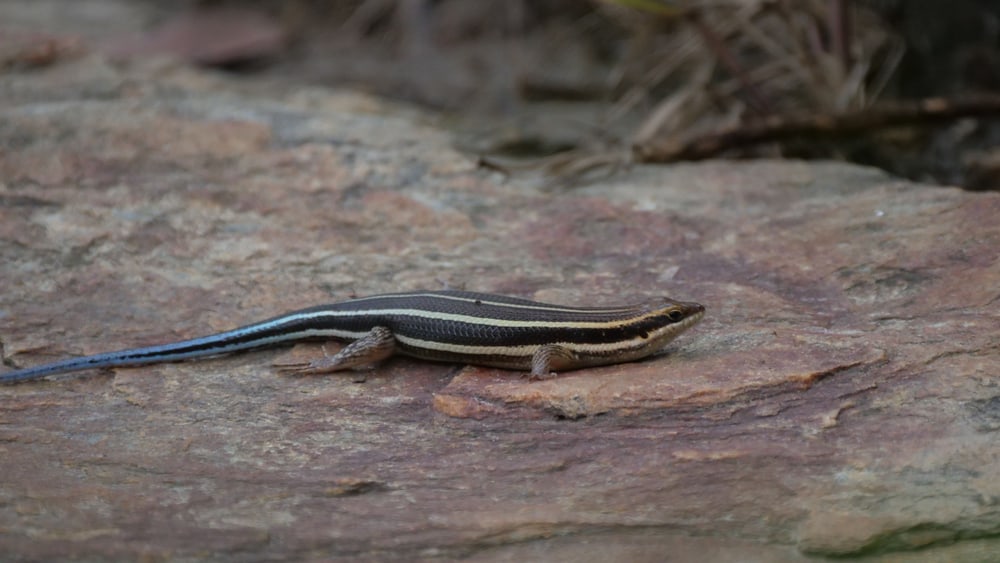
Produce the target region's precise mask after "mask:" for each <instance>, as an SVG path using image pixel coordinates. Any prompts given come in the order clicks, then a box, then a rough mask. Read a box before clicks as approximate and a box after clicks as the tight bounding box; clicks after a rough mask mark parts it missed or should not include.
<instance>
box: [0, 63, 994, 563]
mask: <svg viewBox="0 0 1000 563" xmlns="http://www.w3.org/2000/svg"><path fill="white" fill-rule="evenodd" d="M0 92H3V93H4V96H5V104H4V105H3V107H2V108H0V146H3V147H4V149H3V152H2V153H0V260H2V264H3V266H2V269H0V287H2V292H0V342H2V345H3V361H4V363H5V364H6V365H8V366H15V365H17V366H23V365H33V364H36V363H39V362H44V361H47V360H52V359H57V358H63V357H66V356H69V355H73V354H85V353H94V352H99V351H104V350H107V349H110V348H118V347H127V346H136V345H144V344H151V343H155V342H162V341H166V340H171V339H177V338H184V337H191V336H197V335H200V334H204V333H206V332H212V331H217V330H222V329H226V328H229V327H232V326H234V325H237V324H241V323H245V322H248V321H252V320H257V319H260V318H264V317H266V316H270V315H273V314H277V313H280V312H282V311H284V310H288V309H292V308H296V307H302V306H308V305H313V304H317V303H322V302H325V301H329V300H335V299H341V298H346V297H348V296H350V295H353V294H368V293H378V292H384V291H394V290H406V289H416V288H439V287H442V286H444V285H447V286H450V287H465V288H467V289H475V290H484V291H496V292H502V293H508V294H516V295H521V296H526V297H531V298H536V299H541V300H546V301H553V302H562V303H593V304H612V303H619V302H622V301H633V300H639V299H642V298H643V297H646V296H649V295H657V294H669V295H672V296H674V297H677V298H679V299H684V300H696V301H699V302H702V303H704V304H705V305H706V306H707V308H708V315H707V317H706V319H705V321H704V322H703V323H702V324H701V325H700V326H698V327H696V328H694V329H693V330H692V331H691V332H689V333H687V334H685V335H683V336H682V337H680V338H679V339H678V340H677V341H675V342H674V343H673V344H671V345H670V346H669V348H668V353H667V354H665V355H664V356H662V357H658V358H655V359H652V360H650V361H646V362H640V363H635V364H628V365H619V366H609V367H604V368H597V369H592V370H584V371H578V372H572V373H566V374H562V375H561V376H560V377H558V378H555V379H552V380H547V381H542V382H531V381H528V380H527V379H525V378H522V377H521V376H520V375H519V374H517V373H511V372H504V371H501V370H493V369H484V368H474V367H460V366H449V365H442V364H431V363H425V362H418V361H414V360H409V359H405V358H403V359H394V360H391V361H389V362H387V363H386V364H384V365H383V366H381V367H379V368H377V369H376V370H374V371H372V372H370V373H369V374H368V377H367V381H366V382H365V383H360V384H359V383H355V382H353V381H352V378H351V377H350V376H330V377H306V378H294V377H283V376H280V375H278V374H277V373H275V371H274V370H273V369H272V368H271V367H270V365H269V364H271V363H272V362H275V361H285V360H287V359H288V358H287V357H286V356H284V355H285V354H291V355H295V356H296V357H312V356H315V355H317V354H322V353H323V352H322V349H321V346H320V345H318V344H316V345H313V344H308V345H302V346H297V347H295V348H294V349H292V350H291V351H261V352H253V353H248V354H243V355H238V356H233V357H228V358H219V359H210V360H204V361H199V362H188V363H182V364H171V365H162V366H152V367H147V368H141V369H121V370H114V371H113V372H108V373H89V374H82V375H80V376H66V377H61V378H55V379H54V380H52V381H46V382H39V383H32V384H26V385H18V386H12V387H3V388H0V474H2V475H3V476H4V477H3V479H2V481H0V507H2V509H0V552H3V553H6V554H11V553H13V554H18V555H19V556H21V557H23V558H25V559H47V558H68V557H77V558H83V559H106V558H120V559H135V558H139V557H143V558H199V557H208V556H209V554H211V555H210V557H211V558H213V559H219V560H246V559H274V558H279V557H283V558H328V557H344V558H356V557H361V558H367V559H381V558H400V559H408V558H413V557H432V556H446V557H459V556H466V557H479V558H481V559H501V560H502V559H504V558H519V559H524V558H528V559H531V558H549V559H565V558H573V559H577V560H584V561H585V560H595V561H596V560H607V559H609V558H615V557H617V558H628V559H630V560H660V559H661V558H662V557H663V554H664V553H674V554H678V555H679V556H684V555H685V554H686V555H687V556H689V557H695V556H697V555H699V554H712V553H715V554H718V557H719V558H727V557H728V556H729V555H735V554H746V560H759V561H796V560H802V559H805V558H807V557H809V556H813V555H851V554H865V553H869V554H870V553H875V554H878V553H883V554H885V553H888V554H889V555H885V557H895V558H896V559H892V560H894V561H897V560H898V561H933V560H940V559H949V558H955V559H961V560H977V558H979V557H980V555H981V554H987V553H990V552H991V550H993V551H994V552H995V550H996V549H1000V544H997V542H996V540H995V538H996V536H997V535H998V534H1000V500H998V499H1000V488H998V485H997V483H1000V446H998V443H1000V442H998V440H997V433H998V431H1000V398H998V397H1000V394H998V390H997V389H998V381H1000V380H998V367H1000V330H998V327H1000V260H998V256H1000V223H998V222H997V220H996V218H997V217H998V216H1000V196H998V195H997V194H991V193H980V194H973V193H965V192H962V191H959V190H956V189H950V188H943V187H937V186H922V185H916V184H912V183H909V182H903V181H899V180H895V179H892V178H889V177H886V176H885V175H883V174H881V173H878V172H876V171H873V170H868V169H863V168H858V167H853V166H847V165H841V164H832V163H801V162H781V161H772V162H767V161H765V162H754V163H747V162H717V163H703V164H698V165H682V166H674V167H669V168H665V167H664V168H655V167H640V168H637V169H635V170H633V171H632V172H630V173H628V174H624V175H622V176H619V177H615V178H613V179H611V180H608V181H605V182H601V183H597V184H593V185H589V186H585V187H579V188H576V189H573V190H564V191H554V192H543V191H538V190H535V189H532V188H531V187H527V186H524V185H521V184H520V183H519V182H516V181H509V182H505V181H503V179H501V178H499V177H497V176H494V175H491V174H489V173H487V172H483V171H480V170H477V169H476V168H475V166H474V162H473V159H472V158H470V157H467V156H464V155H461V154H459V153H457V152H454V151H453V150H451V149H450V148H449V138H448V136H447V135H446V134H445V133H443V132H442V131H440V130H437V129H435V128H433V127H431V126H429V125H427V124H426V123H423V122H421V120H419V119H416V118H415V116H413V115H412V114H411V113H410V112H406V111H403V110H399V109H397V108H393V107H390V106H387V105H384V104H382V103H381V102H379V101H378V100H374V99H371V98H367V97H364V96H358V95H352V94H346V93H338V92H325V91H322V90H309V91H302V90H301V89H299V88H291V87H283V86H282V85H263V86H262V85H247V84H244V83H236V82H228V81H226V80H224V79H221V78H218V77H212V76H209V75H204V74H199V73H196V72H193V71H190V70H187V69H184V68H181V67H172V66H164V65H156V66H142V65H133V66H131V67H129V68H128V69H122V68H118V67H115V66H112V65H109V64H108V63H106V62H105V61H103V60H101V59H99V58H96V57H85V58H83V59H80V60H77V61H67V62H66V63H64V64H62V65H57V66H55V67H52V68H48V69H45V70H43V71H35V72H11V73H7V74H4V75H0ZM332 349H333V347H332V346H331V350H332ZM581 546H594V547H593V549H584V548H582V547H581ZM917 548H920V549H919V550H918V551H913V550H916V549H917ZM978 560H986V559H978Z"/></svg>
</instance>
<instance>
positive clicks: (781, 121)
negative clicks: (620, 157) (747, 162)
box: [633, 95, 1000, 163]
mask: <svg viewBox="0 0 1000 563" xmlns="http://www.w3.org/2000/svg"><path fill="white" fill-rule="evenodd" d="M970 116H1000V95H982V96H974V97H965V98H957V99H947V98H926V99H923V100H919V101H916V102H899V103H892V104H889V103H886V104H883V105H879V106H872V107H870V108H868V109H864V110H860V111H856V112H849V113H842V114H836V115H830V114H826V115H824V114H818V115H817V114H812V115H790V116H774V117H771V118H768V119H765V120H762V121H757V122H751V123H745V124H740V125H736V126H732V127H727V128H724V129H720V130H718V131H714V132H711V133H708V134H704V135H698V136H695V137H692V138H689V139H678V138H667V139H663V140H660V141H655V140H654V141H650V142H647V143H643V144H641V145H637V146H635V147H634V149H633V150H634V152H635V161H636V162H644V163H664V162H675V161H678V160H700V159H704V158H709V157H711V156H715V155H717V154H719V153H721V152H723V151H726V150H729V149H734V148H738V147H744V146H748V145H753V144H757V143H763V142H768V141H780V140H782V139H788V138H792V137H806V136H812V137H841V136H846V135H856V134H858V133H862V132H865V131H871V130H874V129H882V128H886V127H895V126H900V125H926V124H930V123H935V122H939V121H946V120H951V119H958V118H962V117H970Z"/></svg>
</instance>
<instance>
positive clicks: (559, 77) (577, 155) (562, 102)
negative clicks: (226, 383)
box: [0, 0, 1000, 190]
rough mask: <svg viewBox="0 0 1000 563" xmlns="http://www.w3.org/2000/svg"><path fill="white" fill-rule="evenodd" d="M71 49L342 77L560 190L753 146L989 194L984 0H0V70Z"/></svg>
mask: <svg viewBox="0 0 1000 563" xmlns="http://www.w3.org/2000/svg"><path fill="white" fill-rule="evenodd" d="M82 56H104V57H110V58H112V59H113V60H115V61H120V62H121V64H129V62H130V61H136V60H139V59H149V58H164V57H165V58H167V59H179V60H181V61H185V62H187V63H191V64H195V65H200V66H204V67H211V68H213V69H217V70H218V71H219V72H225V73H231V74H237V75H245V76H248V77H253V78H254V79H257V80H265V81H268V80H273V81H277V82H280V83H282V84H302V85H303V87H307V86H311V85H319V86H331V87H337V86H344V87H350V88H352V89H358V90H361V91H365V92H369V93H371V94H374V95H378V96H381V97H387V98H391V99H394V100H398V101H400V102H403V103H406V104H412V105H413V106H416V107H419V108H422V110H423V111H426V112H427V114H428V115H430V116H431V118H432V119H436V120H440V123H441V124H442V126H444V127H446V128H448V129H449V130H451V131H453V132H454V134H455V139H456V144H457V145H458V147H459V148H460V149H462V150H464V151H467V152H469V153H471V154H474V155H477V156H480V157H482V159H481V162H482V164H483V165H484V166H490V167H493V168H496V169H499V170H501V171H505V172H508V173H512V174H513V173H517V172H518V171H519V170H521V169H524V168H530V169H534V170H536V171H541V172H543V173H544V174H545V175H546V176H549V177H552V178H555V179H557V180H558V181H560V182H562V183H565V184H566V185H573V184H575V183H578V182H581V181H585V180H586V179H588V178H591V177H594V176H602V175H606V174H613V173H615V172H616V171H618V170H621V169H623V168H624V167H627V166H629V165H630V164H633V163H636V162H676V161H684V160H697V159H703V158H717V157H725V158H761V157H767V158H808V159H837V160H846V161H851V162H856V163H860V164H868V165H873V166H877V167H879V168H882V169H885V170H887V171H889V172H891V173H893V174H896V175H899V176H903V177H906V178H910V179H914V180H918V181H926V182H932V183H943V184H952V185H959V186H962V187H965V188H967V189H979V190H983V189H994V190H995V189H1000V149H998V148H997V147H998V146H1000V142H998V141H1000V2H997V1H996V0H951V1H949V2H943V1H940V0H867V1H864V0H856V1H849V0H796V1H791V0H788V1H781V0H687V1H680V0H678V1H666V0H535V1H530V2H529V1H524V0H504V1H498V0H493V1H490V0H212V1H210V0H188V1H180V0H171V1H164V0H159V1H158V0H2V1H0V68H2V69H4V70H8V71H9V70H11V69H20V70H24V69H36V68H37V69H41V68H44V67H46V66H49V65H55V64H59V63H60V61H63V60H66V59H68V58H74V57H82ZM0 103H2V93H0Z"/></svg>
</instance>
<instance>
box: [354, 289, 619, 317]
mask: <svg viewBox="0 0 1000 563" xmlns="http://www.w3.org/2000/svg"><path fill="white" fill-rule="evenodd" d="M411 297H430V298H433V299H450V300H451V301H461V302H463V303H472V304H474V305H475V304H481V305H496V306H498V307H511V308H513V309H530V310H534V311H556V312H560V313H625V312H628V311H634V310H635V309H636V307H607V308H605V307H598V308H590V309H588V308H583V307H563V306H559V305H548V304H545V303H538V304H537V305H522V304H519V303H504V302H502V301H491V300H490V299H489V298H488V297H487V298H485V299H484V298H480V297H464V296H461V295H442V294H440V293H402V294H399V295H392V294H390V295H372V296H371V297H360V298H358V299H351V300H350V301H345V302H344V303H350V304H354V303H359V302H362V301H371V300H377V299H409V298H411Z"/></svg>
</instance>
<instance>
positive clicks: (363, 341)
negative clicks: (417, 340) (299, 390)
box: [276, 326, 396, 375]
mask: <svg viewBox="0 0 1000 563" xmlns="http://www.w3.org/2000/svg"><path fill="white" fill-rule="evenodd" d="M395 352H396V337H394V336H393V335H392V331H391V330H389V329H388V328H386V327H384V326H377V327H374V328H372V329H371V330H370V331H369V332H368V333H367V334H365V335H364V336H362V337H361V338H359V339H357V340H355V341H354V342H351V343H350V344H348V345H347V346H344V347H343V348H342V349H341V350H340V351H339V352H337V353H336V354H334V355H332V356H325V357H323V358H320V359H318V360H313V361H311V362H309V363H291V364H281V365H278V366H276V367H277V368H278V371H280V372H281V373H290V374H295V375H319V374H323V373H331V372H335V371H341V370H345V369H352V368H357V367H361V366H366V365H369V364H374V363H377V362H380V361H382V360H384V359H386V358H388V357H389V356H391V355H393V353H395Z"/></svg>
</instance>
